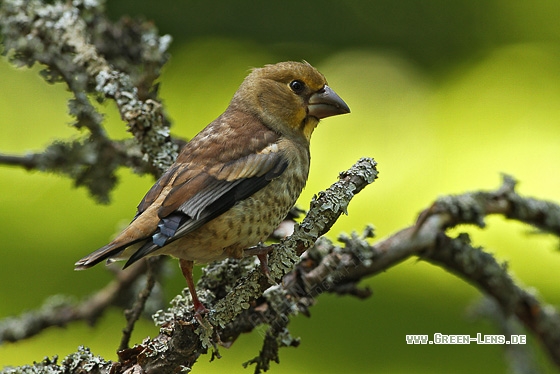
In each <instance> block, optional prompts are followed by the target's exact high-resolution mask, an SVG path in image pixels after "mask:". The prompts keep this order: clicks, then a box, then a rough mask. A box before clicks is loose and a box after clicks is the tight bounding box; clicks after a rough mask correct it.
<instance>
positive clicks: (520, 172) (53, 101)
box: [0, 0, 560, 373]
mask: <svg viewBox="0 0 560 374" xmlns="http://www.w3.org/2000/svg"><path fill="white" fill-rule="evenodd" d="M107 8H108V11H109V12H110V14H111V16H112V17H113V18H115V19H117V18H118V17H120V16H121V15H123V14H128V15H132V16H136V15H141V16H143V17H144V18H146V19H151V20H153V21H154V23H155V24H156V25H157V26H158V27H159V28H160V30H161V33H162V34H163V33H170V34H171V35H172V36H173V38H174V42H173V45H172V48H171V54H172V59H171V60H170V62H169V63H168V65H167V66H166V68H165V70H164V72H163V75H162V77H161V83H162V85H161V96H162V97H163V98H164V104H165V105H166V108H167V111H168V113H169V115H170V116H171V118H172V119H173V121H174V125H173V128H172V132H173V133H174V134H175V135H177V136H181V137H187V138H190V137H192V136H193V135H194V134H196V133H197V132H198V131H199V130H200V129H202V128H203V127H204V126H205V125H206V124H207V123H209V122H210V121H211V120H212V119H214V118H215V117H216V116H217V115H219V114H220V113H221V111H223V109H224V108H225V107H226V106H227V104H228V101H229V100H230V98H231V96H232V95H233V93H234V92H235V90H236V89H237V87H238V85H239V84H240V82H241V81H242V79H243V78H244V76H245V75H246V74H247V71H248V69H249V68H250V67H254V66H261V65H263V64H266V63H274V62H278V61H282V60H289V59H291V60H302V59H305V60H307V61H309V62H310V63H311V64H313V65H314V66H316V67H317V68H319V70H321V71H322V72H323V73H324V74H325V75H326V77H327V79H328V80H329V84H330V85H331V87H333V89H334V90H335V91H336V92H337V93H338V94H339V95H340V96H341V97H342V98H343V99H344V100H345V101H346V102H347V103H348V105H349V106H350V108H351V109H352V113H351V114H350V115H345V116H340V117H334V118H329V119H327V120H325V121H324V122H323V123H322V124H321V125H320V126H319V128H318V129H317V130H316V132H315V134H314V137H313V140H312V148H311V153H312V169H311V174H310V178H309V182H308V186H307V187H306V190H305V191H304V193H303V195H302V196H301V198H300V200H299V204H300V206H302V207H304V208H306V207H307V206H308V202H309V200H310V198H311V197H312V196H313V194H315V193H317V192H318V191H320V190H322V189H325V188H326V187H328V186H329V185H330V184H331V183H332V182H333V181H335V180H336V176H337V174H338V172H339V171H342V170H345V169H347V168H348V167H349V166H351V165H352V164H353V163H354V162H355V161H356V160H357V159H358V158H359V157H362V156H370V157H374V158H375V159H376V160H377V161H378V163H379V166H378V169H379V171H380V175H379V179H378V180H377V181H376V182H375V183H374V184H373V185H372V186H370V187H368V188H367V189H366V190H364V191H363V192H362V193H360V194H359V195H358V196H357V197H356V198H355V199H354V201H353V202H352V204H351V205H350V207H349V210H348V212H349V216H345V217H341V219H340V220H339V222H338V223H337V225H336V226H335V227H334V228H333V230H332V231H331V233H330V234H329V236H330V237H331V238H332V239H333V240H334V239H336V237H337V235H338V234H339V233H340V232H347V233H349V232H351V231H352V230H356V231H361V230H362V229H363V227H364V226H365V224H367V223H372V224H374V225H375V227H376V232H377V235H378V238H380V237H384V236H387V235H389V234H391V233H393V232H395V231H396V230H398V229H400V228H403V227H405V226H408V225H410V224H411V223H413V222H414V220H415V218H416V216H417V214H418V213H419V212H420V211H421V210H422V209H424V208H425V207H427V206H429V204H430V203H431V202H432V201H433V200H434V199H435V198H436V197H437V196H439V195H444V194H450V193H462V192H466V191H470V190H477V189H494V188H497V187H498V186H499V184H500V183H501V180H500V173H502V172H505V173H509V174H512V175H513V176H515V177H516V178H517V179H518V180H519V181H520V184H519V187H518V191H519V192H520V193H522V194H525V195H532V196H536V197H539V198H543V199H548V200H553V201H556V202H560V175H559V172H558V171H559V161H560V23H559V22H558V18H559V16H560V2H558V1H557V0H535V1H531V2H526V1H518V0H508V1H504V0H488V1H472V0H460V1H454V2H448V1H444V0H439V1H438V0H431V1H422V2H421V1H412V0H407V1H399V2H394V1H388V0H377V1H372V2H370V1H365V0H362V1H358V0H354V1H352V0H350V1H345V2H339V1H322V2H320V1H308V2H301V1H295V0H289V1H282V2H260V3H255V2H249V1H239V2H228V1H225V0H222V1H195V0H193V1H160V2H157V3H156V2H154V1H147V0H144V1H138V0H137V1H132V0H128V1H112V2H109V4H107ZM37 71H38V69H37V68H34V69H20V70H15V69H14V68H12V67H11V66H9V64H8V63H7V62H6V61H5V59H2V60H0V87H1V89H0V128H1V130H0V152H2V153H16V154H21V153H24V152H26V151H40V150H41V149H43V148H44V147H45V146H46V145H47V144H49V142H51V141H52V140H54V139H68V138H73V137H77V136H79V134H78V133H77V132H76V131H75V130H74V129H73V128H71V127H70V126H68V124H69V123H70V121H71V119H70V117H69V116H68V115H67V114H66V112H67V107H66V100H67V99H68V98H69V94H68V93H67V92H66V91H65V90H64V87H63V86H62V85H60V84H58V85H54V86H51V85H47V84H45V83H44V82H43V81H42V80H41V79H40V78H39V76H38V74H37ZM103 111H104V112H105V113H106V118H107V128H108V131H109V133H110V134H111V135H112V136H114V137H118V138H124V137H127V136H129V135H128V134H127V133H126V131H125V130H124V125H123V124H122V123H121V122H120V119H119V116H118V114H117V112H116V110H115V108H114V107H113V105H112V104H107V105H105V106H103ZM120 177H121V179H120V184H119V186H118V188H117V189H116V190H115V191H114V192H113V194H112V203H111V204H110V205H106V206H103V205H97V204H95V203H94V201H93V200H92V199H91V198H90V197H89V196H88V194H87V192H86V191H85V190H83V189H74V188H73V186H72V181H70V180H68V179H65V178H62V177H59V176H55V175H49V174H44V173H40V172H26V171H25V170H22V169H20V168H9V167H5V166H2V167H0V179H1V180H2V181H3V183H2V184H0V238H1V242H2V249H1V251H2V252H1V253H2V261H1V262H0V282H1V284H2V286H1V287H0V300H2V302H1V303H0V318H4V317H7V316H11V315H17V314H20V313H22V312H23V311H25V310H30V309H34V308H37V307H38V306H40V305H41V303H42V302H43V300H44V299H45V298H46V297H47V296H49V295H52V294H57V293H59V294H65V295H74V296H75V297H77V298H81V297H84V296H86V295H88V294H89V293H91V292H93V291H94V290H97V289H98V288H100V287H102V286H103V285H104V284H105V283H106V282H107V281H108V280H110V279H111V276H110V274H109V273H108V272H107V271H106V270H105V269H104V268H103V266H100V267H97V268H94V269H92V270H89V271H87V272H74V271H73V263H74V262H75V261H76V260H77V259H78V258H80V257H82V256H83V255H85V254H87V253H89V252H91V251H92V250H94V249H96V248H98V247H100V246H102V245H103V244H105V243H106V242H107V240H108V239H109V238H110V237H111V235H113V234H114V233H115V232H116V231H117V230H118V229H119V228H120V227H121V226H122V225H123V224H126V223H127V222H128V221H129V220H130V219H131V217H132V216H133V214H134V212H135V207H136V205H137V203H138V201H139V200H140V199H141V198H142V196H143V194H144V193H145V192H146V191H147V189H148V188H149V187H150V186H151V184H152V183H153V180H151V179H150V178H149V177H140V176H137V175H134V174H132V173H131V172H130V171H128V170H121V171H120ZM487 223H488V226H487V228H486V229H485V230H477V229H472V228H467V227H465V228H464V230H467V231H468V232H470V233H472V235H473V238H474V242H475V244H476V245H482V246H484V247H485V248H486V249H487V250H488V251H491V252H492V253H494V254H495V255H496V256H497V257H498V258H499V260H500V261H507V262H508V264H509V267H510V269H511V271H512V272H513V274H514V275H515V277H516V278H517V279H518V280H519V281H520V282H521V283H522V284H524V285H526V286H528V287H532V288H535V289H537V290H538V292H539V294H540V295H541V296H542V297H543V298H544V299H545V300H546V301H547V302H549V303H551V304H554V305H559V304H560V292H558V291H560V287H559V285H558V276H557V274H558V269H560V254H559V253H558V251H557V248H558V242H557V239H555V238H553V237H551V236H547V235H540V234H539V235H534V231H533V230H532V229H531V228H530V227H528V226H525V225H522V224H519V223H515V222H508V221H506V220H504V219H501V218H499V217H493V218H490V219H488V221H487ZM461 229H463V228H461ZM363 283H364V284H363V285H364V286H366V285H367V286H369V287H371V288H372V289H373V291H374V295H373V296H372V297H371V298H369V299H368V300H365V301H359V300H355V299H352V298H349V297H346V298H340V297H335V296H330V295H324V296H321V297H320V299H319V302H318V304H317V305H316V306H314V307H313V308H312V309H311V313H312V318H310V319H309V318H306V317H303V316H298V317H296V318H294V319H293V321H292V323H291V332H292V334H293V335H294V336H300V337H301V338H302V343H301V345H300V347H299V348H297V349H293V348H288V349H283V350H281V352H280V354H281V356H280V360H281V363H280V365H273V367H272V370H273V371H272V372H275V373H337V372H350V373H367V372H383V373H405V372H406V373H408V372H417V373H438V372H441V373H443V372H455V373H471V372H480V373H496V372H505V371H506V370H507V364H506V362H505V360H504V356H503V350H502V348H501V347H500V346H494V345H492V346H489V345H487V346H484V345H478V346H477V345H468V346H463V345H461V346H452V345H445V346H441V345H438V346H434V345H429V346H408V345H406V344H405V334H429V335H430V336H433V334H434V333H437V332H439V333H444V334H470V335H473V336H474V335H475V334H476V333H479V332H480V333H482V334H493V333H499V332H498V330H497V329H496V328H495V327H494V326H493V325H492V324H491V323H489V322H488V321H481V320H478V321H473V320H472V319H469V318H467V316H466V315H467V312H466V311H467V309H468V308H469V306H472V305H473V303H475V302H476V301H477V300H479V299H480V298H481V295H480V293H479V292H478V291H477V290H476V289H474V288H473V287H472V286H470V285H468V284H466V283H465V282H463V281H461V280H459V279H458V278H456V277H455V276H454V275H451V274H449V273H447V272H445V271H443V270H441V269H440V268H437V267H434V266H431V265H429V264H426V263H422V262H417V261H415V260H409V261H407V262H405V263H403V264H401V265H399V266H397V267H395V268H393V269H390V270H389V271H387V272H385V273H383V274H381V275H379V276H376V277H374V278H372V279H368V280H367V281H365V282H363ZM183 286H184V280H183V279H182V277H181V275H180V273H179V272H178V271H176V272H175V273H174V274H171V275H170V278H169V280H168V283H167V285H166V290H165V292H166V295H167V299H170V298H171V297H172V296H173V295H174V294H175V293H177V292H178V291H179V290H180V289H181V288H182V287H183ZM123 326H124V318H123V317H122V315H121V312H120V311H119V310H116V309H114V310H111V311H110V312H109V313H108V314H107V315H105V316H104V317H103V319H102V320H101V321H100V324H99V325H98V326H96V327H95V328H90V327H88V326H86V325H85V324H84V323H74V324H71V325H70V326H68V327H67V328H51V329H49V330H47V331H45V332H44V333H43V334H41V335H40V336H37V337H35V338H32V339H29V340H26V341H23V342H19V343H16V344H4V345H1V346H0V367H2V366H4V365H21V364H26V363H31V362H33V361H39V360H41V359H42V358H43V357H44V356H45V355H49V356H52V355H55V354H58V355H59V356H61V357H64V356H65V355H66V354H68V353H70V352H73V351H75V350H76V348H77V346H78V345H81V344H83V345H86V346H89V347H91V349H92V351H93V352H94V353H95V354H100V355H103V356H105V357H107V358H113V359H114V358H116V355H115V349H116V347H117V346H118V343H119V340H120V333H119V332H120V330H121V328H122V327H123ZM156 334H157V329H156V328H155V327H153V325H152V323H151V322H150V321H143V322H142V323H140V324H139V326H138V327H137V330H136V332H135V334H134V336H133V342H139V341H141V339H142V338H144V337H145V336H154V335H156ZM261 335H262V331H260V332H259V331H255V332H253V333H252V334H248V335H245V336H243V337H242V338H240V340H239V341H238V342H237V343H236V344H234V346H233V347H232V348H231V349H224V348H222V350H221V354H222V355H223V358H222V359H221V360H217V361H215V362H212V363H209V362H208V360H209V357H204V356H203V357H201V358H200V360H199V361H200V362H199V363H198V364H197V365H196V366H195V370H196V371H198V372H203V371H204V372H216V373H218V372H223V371H224V370H227V371H228V372H231V373H248V372H252V370H251V369H243V368H242V366H241V363H242V362H245V361H247V360H249V359H251V358H253V357H254V356H255V355H256V354H257V353H258V351H259V349H260V344H261V341H262V336H261ZM536 352H537V361H538V362H539V364H540V365H542V367H543V370H544V371H553V368H552V366H551V365H550V364H549V363H548V360H547V358H546V357H545V356H544V355H543V354H542V353H541V352H540V351H539V349H538V347H536ZM248 370H249V371H248Z"/></svg>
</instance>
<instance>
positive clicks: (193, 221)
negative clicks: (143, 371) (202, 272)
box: [75, 61, 350, 316]
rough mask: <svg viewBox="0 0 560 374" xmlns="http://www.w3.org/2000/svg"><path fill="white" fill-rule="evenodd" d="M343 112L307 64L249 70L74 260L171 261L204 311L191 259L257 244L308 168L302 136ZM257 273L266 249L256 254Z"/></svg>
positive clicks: (237, 252) (88, 263)
mask: <svg viewBox="0 0 560 374" xmlns="http://www.w3.org/2000/svg"><path fill="white" fill-rule="evenodd" d="M346 113H350V108H349V107H348V105H347V104H346V103H345V102H344V101H343V100H342V99H341V98H340V96H338V95H337V94H336V93H335V92H334V90H332V89H331V88H330V87H329V85H328V84H327V81H326V79H325V77H324V75H323V74H321V73H320V72H319V71H318V70H317V69H316V68H314V67H313V66H311V65H310V64H309V63H308V62H306V61H303V62H294V61H287V62H279V63H276V64H270V65H265V66H263V67H261V68H254V69H252V70H251V71H250V73H249V74H248V75H247V76H246V78H245V79H244V80H243V82H242V83H241V85H240V87H239V89H238V90H237V91H236V92H235V94H234V95H233V98H232V99H231V101H230V103H229V105H228V107H227V108H226V110H225V111H224V112H223V113H222V114H221V115H220V116H219V117H217V118H216V119H215V120H214V121H212V122H211V123H210V124H209V125H207V126H206V127H205V128H204V129H203V130H202V131H200V132H199V133H198V134H197V135H196V136H194V137H193V138H192V139H191V140H190V141H189V142H187V143H186V145H185V146H184V147H183V149H182V150H181V151H180V153H179V155H178V156H177V159H176V161H175V162H174V163H173V164H172V165H171V166H170V167H169V169H168V170H167V171H166V172H165V173H163V174H162V176H161V177H160V178H159V180H157V182H156V183H155V184H154V185H153V187H152V188H151V189H150V190H149V191H148V192H147V193H146V195H145V196H144V198H143V199H142V201H141V202H140V203H139V205H138V207H137V212H136V215H135V216H134V218H133V220H132V222H131V223H130V224H129V225H128V226H127V227H126V228H124V230H123V231H122V232H121V233H120V234H118V235H117V236H116V237H115V239H114V240H112V241H111V242H110V243H109V244H107V245H105V246H103V247H101V248H99V249H98V250H96V251H94V252H92V253H90V254H89V255H87V256H85V257H84V258H82V259H80V260H79V261H77V262H76V263H75V269H76V270H83V269H87V268H90V267H92V266H94V265H96V264H98V263H100V262H101V261H103V260H107V261H108V262H113V261H117V260H124V261H126V263H125V265H124V268H126V267H128V266H130V265H131V264H133V263H135V262H136V261H138V260H140V259H142V258H146V257H150V256H156V255H170V256H172V257H175V258H178V259H179V265H180V268H181V271H182V273H183V275H184V277H185V279H186V282H187V286H188V288H189V291H190V294H191V299H192V302H193V306H194V311H195V314H196V315H199V316H200V315H202V314H205V313H208V309H206V307H205V306H204V304H203V303H202V302H201V301H200V300H199V298H198V296H197V294H196V290H195V285H194V281H193V274H192V271H193V265H194V264H207V263H210V262H213V261H217V260H222V259H225V258H228V257H232V258H241V257H243V253H244V250H245V249H247V248H250V247H254V246H257V245H260V244H261V243H264V241H265V240H266V239H267V238H268V236H269V235H270V234H271V233H272V232H273V231H274V229H275V228H276V227H277V226H278V225H279V224H280V223H281V222H282V220H283V219H284V218H285V217H286V215H287V214H288V213H289V211H290V209H291V208H292V207H293V206H294V204H295V203H296V200H297V198H298V197H299V195H300V193H301V191H302V190H303V188H304V186H305V184H306V181H307V178H308V173H309V167H310V151H309V145H310V138H311V134H312V133H313V131H314V129H315V128H316V126H317V125H318V123H319V121H320V120H321V119H323V118H326V117H330V116H335V115H340V114H346ZM258 258H259V260H260V261H261V267H262V268H263V269H264V270H265V271H266V269H268V267H267V266H266V258H267V257H266V254H264V255H263V254H260V255H258Z"/></svg>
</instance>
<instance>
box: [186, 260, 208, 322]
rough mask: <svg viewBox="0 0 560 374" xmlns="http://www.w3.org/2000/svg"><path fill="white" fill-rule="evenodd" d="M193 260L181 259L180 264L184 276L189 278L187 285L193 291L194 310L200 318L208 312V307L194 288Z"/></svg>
mask: <svg viewBox="0 0 560 374" xmlns="http://www.w3.org/2000/svg"><path fill="white" fill-rule="evenodd" d="M193 265H194V264H193V262H192V261H187V260H183V259H179V266H180V267H181V271H182V272H183V276H184V277H185V279H186V280H187V286H189V292H190V293H191V297H192V301H193V304H194V311H195V314H196V316H197V318H200V316H201V315H202V314H206V313H208V309H206V307H205V306H204V304H202V303H201V302H200V300H199V299H198V296H197V295H196V289H195V288H194V281H193V274H192V269H193Z"/></svg>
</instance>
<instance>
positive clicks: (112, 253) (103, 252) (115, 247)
mask: <svg viewBox="0 0 560 374" xmlns="http://www.w3.org/2000/svg"><path fill="white" fill-rule="evenodd" d="M138 241H142V239H141V240H138ZM138 241H135V242H129V243H124V244H123V243H122V242H119V241H117V240H115V241H113V242H111V243H109V244H107V245H106V246H104V247H101V248H99V249H98V250H97V251H95V252H92V253H90V254H89V255H87V256H86V257H84V258H82V259H80V260H79V261H78V262H76V263H75V264H74V270H85V269H89V268H90V267H92V266H94V265H97V264H98V263H100V262H101V261H103V260H108V261H109V260H112V259H115V260H119V259H121V257H122V256H120V255H121V254H122V252H123V251H124V250H125V249H126V248H128V247H130V246H131V245H133V244H135V243H137V242H138ZM125 258H126V257H123V258H122V259H125Z"/></svg>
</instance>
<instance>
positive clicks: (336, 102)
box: [308, 85, 350, 119]
mask: <svg viewBox="0 0 560 374" xmlns="http://www.w3.org/2000/svg"><path fill="white" fill-rule="evenodd" d="M308 108H309V115H310V116H313V117H317V118H319V119H322V118H326V117H330V116H336V115H339V114H346V113H350V108H348V105H346V103H345V102H344V100H342V99H341V98H340V96H338V95H337V94H336V92H334V91H333V90H332V89H331V88H330V87H329V86H327V85H325V86H324V87H323V89H322V90H320V91H318V92H315V93H314V94H313V95H311V97H310V98H309V105H308Z"/></svg>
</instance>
